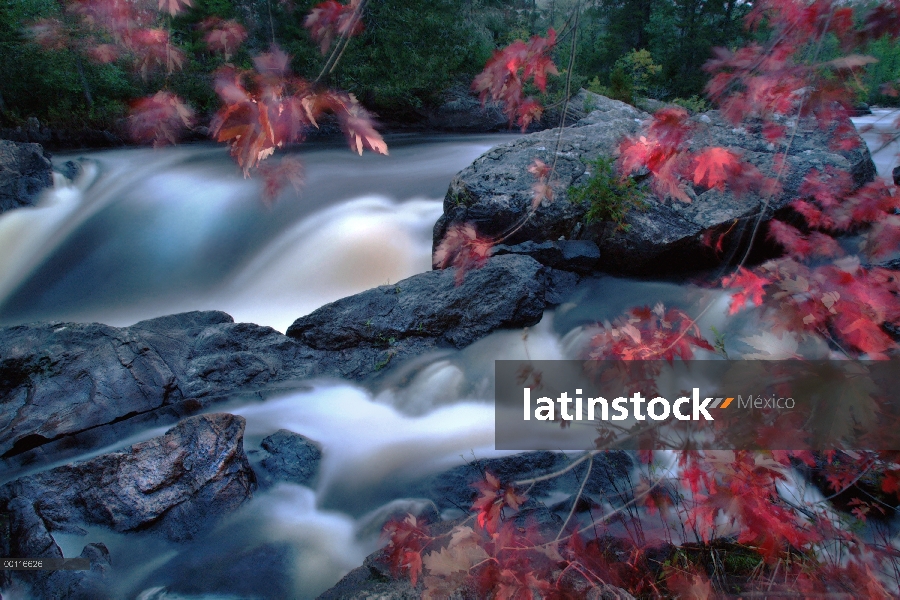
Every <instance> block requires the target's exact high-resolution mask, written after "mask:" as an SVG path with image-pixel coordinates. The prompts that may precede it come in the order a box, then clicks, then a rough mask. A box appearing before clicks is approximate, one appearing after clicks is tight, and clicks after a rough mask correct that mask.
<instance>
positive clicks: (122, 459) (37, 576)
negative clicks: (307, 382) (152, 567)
mask: <svg viewBox="0 0 900 600" xmlns="http://www.w3.org/2000/svg"><path fill="white" fill-rule="evenodd" d="M244 424H245V421H244V418H243V417H238V416H234V415H230V414H205V415H198V416H196V417H191V418H188V419H185V420H183V421H181V422H180V423H178V425H176V426H175V427H173V428H172V429H170V430H169V431H167V432H166V433H165V435H162V436H160V437H157V438H153V439H151V440H148V441H146V442H142V443H139V444H135V445H133V446H131V447H130V448H129V449H127V450H125V451H123V452H114V453H112V454H104V455H102V456H98V457H96V458H93V459H91V460H87V461H83V462H79V463H74V464H70V465H65V466H62V467H57V468H55V469H51V470H49V471H45V472H42V473H39V474H37V475H31V476H27V477H21V478H19V479H16V480H14V481H12V482H10V483H7V484H6V485H4V486H2V487H0V511H2V512H4V513H7V514H8V515H10V521H11V529H12V536H11V537H10V540H9V541H8V542H5V543H7V544H8V545H9V547H5V548H0V551H3V552H4V556H26V557H62V552H61V551H60V549H59V546H57V544H56V542H55V541H54V539H53V537H52V535H51V534H52V533H53V532H67V533H84V530H83V529H82V528H81V527H80V526H81V525H103V526H106V527H109V528H110V529H113V530H115V531H119V532H128V531H151V532H156V533H159V534H160V535H162V536H164V537H166V538H168V539H169V540H172V541H175V542H183V541H186V540H189V539H191V538H193V537H195V536H196V535H197V534H198V533H199V532H201V531H203V530H204V529H206V528H208V527H210V526H211V525H212V524H213V523H214V522H215V521H216V520H218V519H219V518H221V517H222V516H223V515H225V514H228V513H230V512H232V511H234V510H235V509H236V508H238V507H239V506H240V505H241V504H243V503H244V502H245V501H246V500H248V499H249V498H250V496H251V491H252V489H253V488H254V486H255V482H256V478H255V475H254V474H253V471H252V470H251V468H250V463H249V461H248V460H247V455H246V454H245V453H244V446H243V438H244ZM86 541H88V540H86ZM88 546H91V544H89V545H88ZM102 550H105V548H99V549H98V548H89V547H86V548H85V552H87V556H88V557H90V556H92V555H96V554H97V552H100V554H102V552H101V551H102ZM82 554H83V555H85V553H82ZM94 558H95V559H97V558H98V556H94ZM95 562H97V561H95V560H92V567H93V566H94V563H95ZM108 562H109V560H108V556H107V563H108ZM76 574H78V572H76ZM7 576H8V577H10V575H7ZM86 576H87V575H86ZM12 577H14V578H15V579H18V580H20V581H24V582H25V583H26V584H28V585H31V586H32V587H33V588H34V589H35V590H36V591H37V592H38V593H39V594H40V597H47V598H49V597H54V598H55V597H60V596H59V595H58V592H59V590H60V589H63V590H67V589H72V588H71V586H73V585H74V586H75V587H78V586H77V585H75V584H79V581H75V580H73V581H68V582H60V581H56V580H55V579H52V575H51V572H46V571H30V572H21V573H16V574H15V575H12ZM0 583H2V581H0ZM6 583H9V582H8V581H7V582H6ZM62 584H65V585H62ZM51 590H52V592H53V593H50V591H51ZM45 592H46V594H45ZM48 594H49V595H48ZM64 597H70V596H64ZM71 597H81V596H78V595H77V594H75V595H73V596H71ZM87 597H90V596H87ZM94 597H95V598H96V597H101V596H94Z"/></svg>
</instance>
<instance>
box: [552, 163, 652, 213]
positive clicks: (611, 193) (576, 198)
mask: <svg viewBox="0 0 900 600" xmlns="http://www.w3.org/2000/svg"><path fill="white" fill-rule="evenodd" d="M586 164H587V165H588V169H589V170H591V171H593V173H592V174H591V177H590V179H588V182H587V183H586V184H585V185H583V186H579V187H574V186H573V187H570V188H569V192H568V195H569V200H570V201H571V202H577V203H579V204H584V203H585V202H587V203H589V206H588V210H587V213H585V215H584V220H585V223H588V224H590V223H593V222H595V221H607V222H611V223H615V224H616V231H628V230H629V229H630V228H631V226H630V225H628V224H627V223H625V217H626V216H627V215H628V212H629V211H630V210H631V209H632V208H637V209H638V210H645V209H646V207H647V204H646V202H645V201H644V194H643V193H642V192H641V191H640V189H639V188H638V184H637V182H635V181H634V179H632V178H631V177H628V178H626V179H624V180H620V179H619V177H618V176H617V174H616V171H615V168H614V167H613V161H612V159H610V158H604V157H602V156H601V157H600V158H598V159H597V160H594V161H592V162H589V163H586Z"/></svg>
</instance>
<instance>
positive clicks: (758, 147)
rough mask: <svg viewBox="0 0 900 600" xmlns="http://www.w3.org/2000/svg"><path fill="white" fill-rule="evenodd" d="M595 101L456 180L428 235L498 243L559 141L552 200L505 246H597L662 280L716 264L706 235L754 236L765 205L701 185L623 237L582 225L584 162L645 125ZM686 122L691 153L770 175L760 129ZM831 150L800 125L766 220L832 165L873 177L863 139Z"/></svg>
mask: <svg viewBox="0 0 900 600" xmlns="http://www.w3.org/2000/svg"><path fill="white" fill-rule="evenodd" d="M594 101H595V102H596V107H595V110H594V111H593V112H592V113H590V114H589V115H588V116H587V117H585V118H584V119H582V120H580V121H579V122H578V123H576V124H575V125H573V126H572V127H568V128H565V129H564V130H563V131H562V134H561V136H560V134H559V133H558V132H557V131H543V132H540V133H534V134H531V135H528V136H525V137H522V138H520V139H518V140H516V141H514V142H511V143H508V144H504V145H501V146H498V147H496V148H493V149H492V150H490V151H488V152H487V153H485V154H484V155H482V156H481V157H479V158H478V159H476V160H475V162H474V163H473V164H472V165H470V166H469V167H467V168H466V169H464V170H463V171H461V172H460V173H459V174H457V175H456V177H454V179H453V181H452V182H451V184H450V188H449V190H448V191H447V195H446V197H445V199H444V214H443V215H442V216H441V218H440V219H439V220H438V222H437V223H436V224H435V227H434V244H435V246H437V244H439V243H440V241H441V239H442V238H443V237H444V235H445V233H446V231H447V229H448V228H449V227H450V225H452V224H454V223H461V222H471V223H473V224H474V225H475V226H476V228H477V229H478V231H479V232H480V233H481V234H484V235H500V234H502V233H503V232H506V231H509V230H511V229H513V228H514V227H515V224H517V223H520V222H521V221H522V220H523V219H524V217H525V216H526V215H527V213H528V210H529V207H530V204H531V198H532V185H533V183H534V178H533V177H532V176H531V175H529V174H528V173H527V171H526V169H527V167H528V165H530V164H531V163H532V161H534V160H535V159H541V160H543V161H544V162H545V163H547V164H551V163H552V162H553V161H554V152H555V150H556V148H557V139H559V152H558V153H557V154H556V174H555V176H554V178H553V181H552V187H553V189H554V197H555V199H554V201H553V202H552V203H549V204H547V203H545V204H544V205H542V206H540V207H539V208H538V210H537V211H536V213H535V214H534V215H533V216H532V217H531V218H530V219H528V221H526V222H525V223H524V225H522V226H521V227H520V228H519V229H518V230H516V232H515V233H514V234H513V235H511V236H509V237H508V239H506V240H504V241H505V243H507V244H518V243H521V242H525V241H529V240H531V241H535V242H544V241H546V240H552V241H555V240H558V239H560V238H565V239H569V240H573V239H584V240H592V241H595V242H596V243H597V245H598V246H599V248H600V253H601V255H602V259H601V263H602V268H603V270H606V271H612V272H619V273H630V274H665V273H671V272H672V271H686V270H691V269H697V268H702V267H706V266H710V265H712V264H714V263H715V262H716V260H717V259H716V257H715V255H714V254H713V253H712V251H711V250H710V249H709V248H708V247H706V246H705V245H704V244H703V237H704V234H706V233H707V232H713V233H717V232H725V231H726V230H732V235H731V236H730V238H729V239H730V240H731V241H732V242H733V243H734V244H739V243H740V240H741V239H742V234H741V232H742V231H744V235H743V237H744V239H746V233H747V231H746V230H749V229H751V228H752V223H753V221H754V220H755V218H756V215H757V214H759V212H760V210H762V209H763V207H764V199H763V198H762V197H760V196H759V195H756V194H747V195H745V196H742V197H738V196H736V195H734V194H732V193H730V192H728V191H726V192H720V191H718V190H715V189H713V190H704V189H702V188H699V187H697V188H689V189H688V190H687V193H688V195H689V196H691V198H692V202H691V203H690V204H686V203H682V202H680V201H677V200H675V201H673V200H667V201H665V202H660V201H651V202H650V203H649V208H648V209H647V210H644V211H640V210H632V211H631V212H630V213H629V215H628V217H627V220H626V222H627V223H628V224H629V225H630V226H631V227H630V229H629V231H627V232H622V231H616V228H615V226H614V224H612V223H599V224H594V225H592V226H589V227H588V226H585V225H584V223H583V221H584V215H585V213H586V206H581V205H576V204H573V203H571V202H569V201H568V197H567V189H568V188H569V186H571V185H576V186H578V185H583V184H585V183H586V182H587V181H588V179H589V178H590V176H591V173H590V172H589V171H588V167H587V165H586V164H585V163H586V162H588V161H592V160H594V159H596V158H597V157H600V156H606V157H613V156H615V155H616V153H617V148H618V145H619V142H620V141H621V140H622V138H623V137H624V136H626V135H634V134H636V133H638V131H639V130H640V128H641V122H642V121H643V120H644V119H646V118H648V117H649V115H648V114H647V113H644V112H642V111H639V110H638V109H635V108H634V107H631V106H629V105H627V104H623V103H621V102H617V101H615V100H610V99H608V98H604V97H602V96H596V98H595V100H594ZM690 121H691V123H692V124H693V125H694V129H695V132H694V138H693V142H692V143H693V149H694V150H700V149H702V148H705V147H709V146H722V147H726V148H730V149H732V150H735V151H737V152H740V153H742V154H743V156H744V159H745V160H747V161H749V162H750V163H752V164H753V165H755V166H757V167H758V168H759V169H760V170H761V171H763V173H769V174H774V173H775V169H774V167H773V164H774V161H775V156H776V153H777V151H779V150H781V149H780V148H776V147H775V145H773V144H771V143H769V142H768V141H767V140H765V138H764V137H763V136H762V133H761V131H760V127H759V125H758V124H747V125H746V126H744V127H734V126H733V125H731V124H730V123H727V122H726V121H724V120H723V119H722V118H721V117H720V116H719V114H718V113H717V112H715V111H711V112H708V113H703V114H700V115H695V116H693V117H691V119H690ZM828 142H829V139H828V136H827V135H826V133H824V132H822V131H820V130H818V129H816V128H815V127H814V126H812V125H807V124H803V125H802V126H801V128H800V130H799V131H798V135H797V136H796V137H795V138H794V140H793V143H792V145H791V149H790V152H789V155H788V158H787V165H788V170H787V175H786V176H785V177H784V179H783V181H782V184H783V193H781V194H779V195H778V196H777V197H775V198H773V199H772V200H771V201H770V202H769V203H768V204H767V205H765V214H764V218H765V219H769V218H771V217H772V216H773V215H774V214H775V213H776V212H777V211H778V210H780V209H782V208H783V207H785V206H786V205H787V204H788V203H789V202H791V201H792V200H793V199H794V198H796V195H797V190H798V189H799V187H800V185H801V183H802V181H803V178H804V177H805V176H806V174H807V173H808V172H809V171H810V169H813V168H815V169H819V170H820V171H822V170H825V169H826V168H828V167H834V168H837V169H840V170H845V171H849V172H850V173H851V174H852V176H853V179H854V181H855V183H856V184H858V185H861V184H862V183H865V182H867V181H871V180H872V179H873V178H874V177H875V166H874V164H873V163H872V159H871V156H870V155H869V151H868V149H867V148H866V146H865V144H864V143H863V142H862V140H860V145H859V146H858V147H857V148H856V149H853V150H848V151H833V150H830V149H829V144H828ZM736 224H737V225H736ZM747 225H750V226H751V227H747Z"/></svg>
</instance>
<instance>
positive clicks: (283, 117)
mask: <svg viewBox="0 0 900 600" xmlns="http://www.w3.org/2000/svg"><path fill="white" fill-rule="evenodd" d="M288 62H289V58H288V56H287V55H286V54H284V53H283V52H281V51H280V50H275V51H273V52H271V53H268V54H264V55H262V56H259V57H257V58H256V59H255V61H254V63H255V65H256V70H255V72H244V71H237V70H235V69H233V68H225V69H223V70H222V71H221V72H220V73H219V74H218V76H217V77H216V91H217V92H218V94H219V97H220V98H221V99H222V101H223V103H224V106H223V108H222V109H221V110H219V112H218V113H216V116H215V118H214V119H213V123H212V127H211V128H210V129H211V133H212V135H213V136H214V137H215V138H216V140H218V141H220V142H226V143H228V144H229V146H230V148H231V154H232V156H233V157H234V158H235V160H236V161H237V163H238V165H240V166H241V168H242V169H243V171H244V175H245V176H249V173H250V170H251V169H253V168H254V167H255V166H257V165H258V164H259V162H260V161H262V160H264V159H265V158H267V157H268V156H271V155H272V154H273V153H274V152H275V149H276V148H282V147H284V146H285V145H287V144H291V143H295V142H299V141H301V140H302V139H303V138H304V136H305V133H306V131H307V130H308V129H309V128H311V127H318V122H317V120H318V119H320V118H321V117H322V115H323V114H325V113H326V112H329V113H332V114H335V115H336V116H337V118H338V121H339V123H340V124H341V127H342V129H343V130H344V133H345V134H346V135H347V138H348V141H349V142H350V147H351V148H352V149H354V150H355V151H357V152H359V153H360V154H362V151H363V149H364V148H368V149H370V150H373V151H375V152H378V153H379V154H387V145H386V144H385V143H384V140H383V139H382V137H381V136H380V135H379V134H378V132H377V131H375V128H374V122H373V119H372V115H371V114H370V113H369V112H368V111H366V110H365V108H363V107H362V106H361V105H360V104H359V102H358V101H357V100H356V98H355V97H354V96H353V95H352V94H346V93H342V92H333V91H330V90H324V91H317V90H315V89H313V87H312V86H311V85H310V84H309V83H308V82H306V81H305V80H303V79H301V78H299V77H295V76H293V75H291V73H290V70H289V67H288Z"/></svg>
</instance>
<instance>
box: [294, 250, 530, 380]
mask: <svg viewBox="0 0 900 600" xmlns="http://www.w3.org/2000/svg"><path fill="white" fill-rule="evenodd" d="M455 277H456V273H455V270H454V269H447V270H444V271H431V272H430V273H422V274H419V275H415V276H413V277H410V278H409V279H405V280H403V281H400V282H399V283H397V284H396V285H384V286H381V287H378V288H375V289H372V290H368V291H366V292H362V293H361V294H356V295H355V296H351V297H349V298H343V299H341V300H338V301H337V302H332V303H331V304H328V305H326V306H323V307H322V308H319V309H318V310H316V311H315V312H313V313H311V314H309V315H307V316H305V317H301V318H299V319H297V320H296V321H294V323H293V324H292V325H291V326H290V327H289V328H288V330H287V335H288V336H289V337H291V338H294V339H296V340H299V341H300V342H302V343H303V344H304V345H306V346H309V347H311V348H315V349H318V350H331V351H337V352H336V353H334V355H332V356H330V357H327V360H328V361H332V360H337V361H339V363H340V364H339V365H336V367H337V368H340V369H341V371H342V373H348V374H351V375H352V374H354V373H358V372H366V371H368V372H369V373H371V372H372V367H371V366H368V365H371V364H374V365H375V368H376V369H377V370H380V368H383V367H384V366H385V365H386V364H387V362H386V361H390V360H396V359H403V358H407V357H411V356H416V355H420V354H422V353H424V352H427V351H430V350H434V349H438V348H463V347H465V346H468V345H469V344H471V343H472V342H474V341H475V340H478V339H480V338H482V337H484V336H486V335H487V334H489V333H491V332H492V331H495V330H497V329H501V328H508V327H527V326H530V325H534V324H536V323H537V322H538V321H540V320H541V317H542V316H543V311H544V307H545V306H546V300H545V297H544V296H545V291H546V271H545V268H544V267H542V266H541V265H540V264H539V263H538V262H537V261H535V260H534V259H532V258H530V257H528V256H521V255H511V256H498V257H494V258H491V259H490V260H489V261H488V262H487V264H486V265H485V266H484V267H482V268H481V269H476V270H473V271H470V272H468V273H467V274H466V275H465V278H464V279H463V281H462V284H461V285H456V282H455ZM367 363H368V365H367ZM378 365H381V366H380V367H379V366H378ZM354 378H355V377H354Z"/></svg>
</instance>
